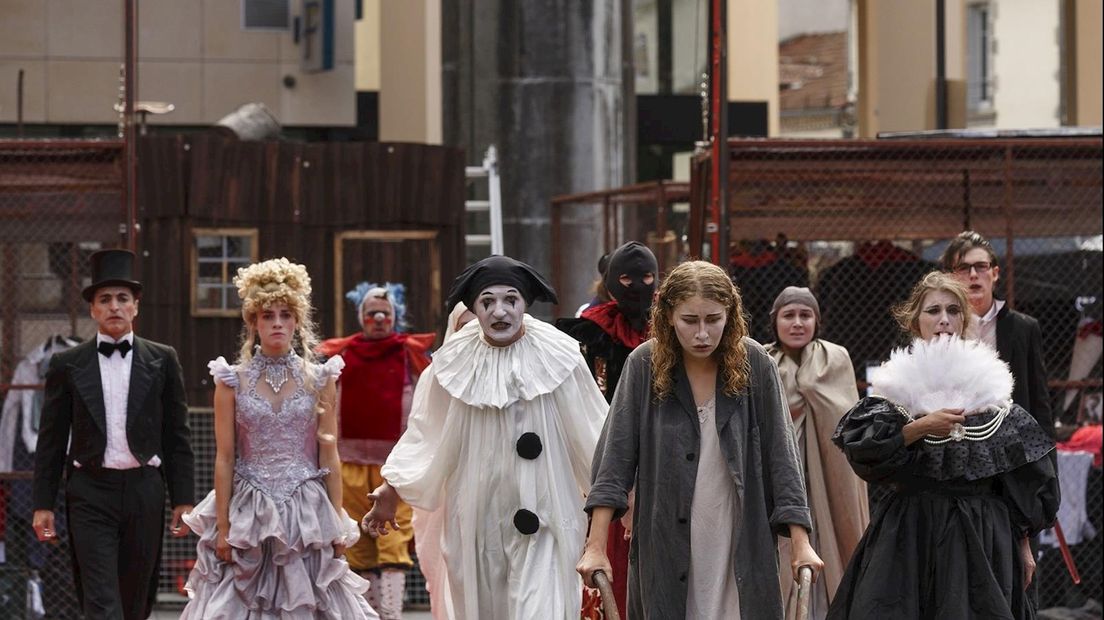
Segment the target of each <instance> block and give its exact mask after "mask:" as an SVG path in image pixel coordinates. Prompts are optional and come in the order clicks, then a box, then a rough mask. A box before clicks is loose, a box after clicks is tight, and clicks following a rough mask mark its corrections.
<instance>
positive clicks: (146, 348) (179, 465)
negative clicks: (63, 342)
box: [34, 336, 195, 510]
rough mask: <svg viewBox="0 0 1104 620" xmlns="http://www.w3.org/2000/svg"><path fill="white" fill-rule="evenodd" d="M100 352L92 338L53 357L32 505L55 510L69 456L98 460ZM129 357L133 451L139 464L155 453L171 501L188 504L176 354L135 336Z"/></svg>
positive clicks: (89, 463) (190, 489)
mask: <svg viewBox="0 0 1104 620" xmlns="http://www.w3.org/2000/svg"><path fill="white" fill-rule="evenodd" d="M97 355H99V352H98V351H97V350H96V339H95V338H92V339H90V340H89V341H88V342H85V343H83V344H80V345H78V346H76V347H73V348H72V349H69V350H68V351H63V352H61V353H58V354H57V355H54V356H53V357H52V358H51V359H50V368H49V370H48V371H47V373H46V395H45V401H44V403H43V406H42V422H41V427H40V429H39V434H38V446H37V448H36V450H35V476H34V508H35V510H53V509H54V505H55V503H56V501H57V492H58V485H59V484H60V482H61V474H62V471H63V470H64V469H66V468H67V467H71V466H72V462H73V461H78V462H79V463H80V464H81V466H82V467H90V468H97V467H99V466H101V465H102V464H103V458H104V450H105V449H106V448H107V430H106V428H107V414H106V409H105V407H104V398H103V385H102V383H101V381H100V364H99V360H97V358H96V356H97ZM130 355H133V356H134V359H133V360H132V361H131V370H130V391H129V394H128V396H127V423H126V432H127V442H128V443H129V445H130V451H131V452H132V453H133V454H134V458H136V459H138V462H139V463H147V462H149V460H150V459H151V458H153V457H154V456H158V457H160V458H161V471H162V474H163V475H164V477H165V480H166V482H167V483H168V491H169V499H170V500H171V501H172V505H173V506H179V505H182V504H193V503H194V499H195V498H194V496H195V481H194V479H193V467H194V456H193V454H192V443H191V429H190V428H189V427H188V405H187V403H186V402H185V400H184V377H183V375H182V373H181V371H180V361H179V360H178V359H177V357H176V351H175V350H173V348H172V347H169V346H166V345H163V344H158V343H156V342H152V341H150V340H146V339H144V338H139V337H137V336H135V337H134V349H133V350H132V351H131V352H130ZM70 434H71V435H72V441H70ZM66 446H68V455H67V454H66Z"/></svg>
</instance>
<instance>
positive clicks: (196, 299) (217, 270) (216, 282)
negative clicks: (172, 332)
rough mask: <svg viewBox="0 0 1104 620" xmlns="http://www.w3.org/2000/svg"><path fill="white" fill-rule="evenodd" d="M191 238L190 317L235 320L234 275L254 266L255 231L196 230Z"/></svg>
mask: <svg viewBox="0 0 1104 620" xmlns="http://www.w3.org/2000/svg"><path fill="white" fill-rule="evenodd" d="M192 237H193V239H194V243H193V244H192V316H229V317H236V316H238V315H239V314H240V312H241V300H239V299H238V290H237V287H235V286H234V283H233V280H234V275H236V274H237V272H238V268H239V267H245V266H246V265H248V264H250V263H253V262H256V260H257V229H256V228H196V229H194V230H193V231H192Z"/></svg>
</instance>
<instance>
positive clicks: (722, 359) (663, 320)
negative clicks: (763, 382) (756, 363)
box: [652, 260, 750, 400]
mask: <svg viewBox="0 0 1104 620" xmlns="http://www.w3.org/2000/svg"><path fill="white" fill-rule="evenodd" d="M694 296H701V297H702V298H704V299H708V300H710V301H715V302H717V303H719V304H721V305H722V306H724V309H725V315H726V321H725V327H724V331H723V332H722V333H721V342H720V343H719V344H718V345H717V350H716V351H714V352H713V357H714V358H715V359H716V360H717V362H718V364H719V365H720V368H721V379H722V382H723V384H724V385H723V386H722V387H723V389H724V392H725V394H728V395H730V396H732V395H735V394H736V393H738V392H739V391H740V390H742V389H744V388H745V387H746V386H747V384H748V373H749V372H750V371H749V369H748V361H747V345H746V344H744V337H745V336H747V335H748V327H747V319H746V318H745V317H744V304H743V301H742V300H741V299H740V291H739V289H737V288H736V285H735V284H733V283H732V279H731V278H729V277H728V274H727V273H725V272H724V270H723V269H721V268H720V267H718V266H716V265H714V264H712V263H707V262H705V261H700V260H699V261H689V262H685V263H682V264H681V265H679V266H677V267H675V268H674V269H672V270H671V273H669V274H668V275H667V277H666V278H664V279H663V284H661V285H660V287H659V292H658V293H657V295H656V302H655V303H654V304H653V305H652V335H653V336H654V337H655V340H656V342H655V345H654V346H653V348H652V391H653V393H654V394H655V397H656V399H658V400H664V399H666V398H667V397H668V396H670V395H671V390H672V389H673V388H674V381H675V371H676V368H677V367H678V364H679V363H681V361H682V345H680V344H679V341H678V335H677V334H676V333H675V326H674V324H673V323H672V317H673V316H674V313H675V308H676V307H678V305H679V304H681V303H682V302H684V301H686V300H688V299H690V298H691V297H694Z"/></svg>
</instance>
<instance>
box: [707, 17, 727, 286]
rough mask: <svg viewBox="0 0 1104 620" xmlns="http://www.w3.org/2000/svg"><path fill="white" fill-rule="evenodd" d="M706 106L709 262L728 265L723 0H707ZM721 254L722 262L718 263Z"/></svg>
mask: <svg viewBox="0 0 1104 620" xmlns="http://www.w3.org/2000/svg"><path fill="white" fill-rule="evenodd" d="M710 6H711V10H710V14H711V19H710V63H709V73H710V79H709V99H710V102H709V107H710V117H711V118H710V121H711V123H710V133H709V139H710V143H711V145H710V146H711V153H710V157H709V164H710V167H711V168H710V192H709V223H707V224H706V234H707V236H708V239H709V249H710V255H711V258H712V261H713V263H714V264H716V265H721V266H722V267H725V268H727V267H728V260H727V258H728V247H727V245H728V231H727V230H725V228H726V225H727V219H728V218H727V217H725V216H726V213H725V211H726V210H727V209H728V200H727V196H728V106H727V103H728V96H727V92H728V89H727V88H726V82H727V79H726V78H727V75H726V70H727V69H726V65H727V62H726V60H727V59H726V51H725V48H726V45H727V35H726V26H727V23H726V21H727V17H726V11H725V7H726V2H725V0H711V5H710ZM722 257H723V258H724V261H725V262H724V263H722V262H721V260H722Z"/></svg>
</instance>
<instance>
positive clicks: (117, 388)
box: [78, 332, 161, 469]
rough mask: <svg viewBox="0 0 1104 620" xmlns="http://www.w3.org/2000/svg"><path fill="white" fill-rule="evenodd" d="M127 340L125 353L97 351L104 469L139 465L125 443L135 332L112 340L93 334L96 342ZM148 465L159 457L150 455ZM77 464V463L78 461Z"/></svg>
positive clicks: (159, 461) (129, 467) (113, 342)
mask: <svg viewBox="0 0 1104 620" xmlns="http://www.w3.org/2000/svg"><path fill="white" fill-rule="evenodd" d="M124 340H125V341H127V342H129V343H130V345H131V350H130V351H129V352H128V353H127V354H126V357H123V355H122V354H121V353H120V352H119V351H115V352H113V353H112V354H111V357H105V356H104V355H102V354H101V353H99V352H97V353H96V359H97V360H98V361H99V364H100V383H101V385H102V386H103V400H104V413H105V414H106V420H105V422H106V426H107V448H106V449H105V450H104V460H103V466H104V468H105V469H134V468H136V467H141V464H140V463H139V462H138V459H136V458H134V455H133V454H132V453H131V452H130V444H129V443H127V433H126V428H127V398H128V396H129V395H130V368H131V365H132V362H133V361H134V348H133V347H134V332H130V333H128V334H127V335H125V336H123V337H122V338H120V339H119V340H112V339H111V337H110V336H105V335H104V334H96V345H97V346H98V345H99V344H100V343H101V342H108V343H111V344H115V343H117V342H122V341H124ZM149 464H150V465H152V466H154V467H156V466H158V465H160V464H161V459H160V458H158V457H157V456H154V457H153V458H152V459H150V462H149ZM78 466H79V464H78Z"/></svg>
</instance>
